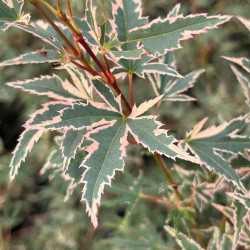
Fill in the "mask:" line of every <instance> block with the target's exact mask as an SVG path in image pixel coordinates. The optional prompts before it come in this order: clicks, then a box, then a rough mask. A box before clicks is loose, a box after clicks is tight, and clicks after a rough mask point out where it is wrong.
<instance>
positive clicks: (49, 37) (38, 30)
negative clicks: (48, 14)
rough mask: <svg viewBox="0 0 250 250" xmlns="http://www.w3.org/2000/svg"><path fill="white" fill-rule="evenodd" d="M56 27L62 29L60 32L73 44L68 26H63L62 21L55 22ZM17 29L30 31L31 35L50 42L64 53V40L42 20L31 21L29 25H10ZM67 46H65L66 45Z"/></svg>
mask: <svg viewBox="0 0 250 250" xmlns="http://www.w3.org/2000/svg"><path fill="white" fill-rule="evenodd" d="M55 23H56V25H57V26H58V28H59V29H60V30H61V31H62V33H63V34H64V35H65V36H66V37H67V39H68V40H69V41H70V42H71V43H72V44H74V40H73V38H72V33H71V31H70V29H69V28H67V27H66V26H64V25H63V24H62V23H59V22H55ZM12 26H13V27H16V28H18V29H21V30H24V31H25V32H28V33H31V34H32V35H34V36H36V37H39V38H41V39H42V40H43V41H44V42H46V43H48V44H50V45H51V46H53V47H54V48H56V49H57V50H60V51H61V52H63V53H65V51H64V47H63V45H64V46H66V45H65V43H64V40H63V39H62V38H61V37H60V36H59V35H58V33H57V32H56V31H55V30H54V29H53V28H52V26H51V25H50V24H48V23H45V22H44V21H42V20H38V21H36V22H33V23H31V24H30V25H24V24H21V23H14V24H13V25H12ZM66 47H67V46H66Z"/></svg>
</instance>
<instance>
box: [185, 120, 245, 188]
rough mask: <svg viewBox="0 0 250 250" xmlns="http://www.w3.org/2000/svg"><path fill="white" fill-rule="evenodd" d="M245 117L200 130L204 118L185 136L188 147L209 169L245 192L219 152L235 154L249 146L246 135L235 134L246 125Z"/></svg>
mask: <svg viewBox="0 0 250 250" xmlns="http://www.w3.org/2000/svg"><path fill="white" fill-rule="evenodd" d="M246 119H247V116H244V117H238V118H236V119H233V120H232V121H230V122H228V123H227V122H225V123H223V124H221V125H220V126H218V127H211V128H208V129H206V130H204V131H202V132H200V130H201V128H202V127H203V125H204V123H205V122H206V119H204V120H203V121H201V122H200V123H198V124H197V125H196V126H195V127H194V129H193V131H191V132H190V133H189V134H187V137H186V143H187V146H188V148H189V149H190V150H191V151H192V152H193V153H194V154H195V155H196V156H197V157H199V158H200V160H201V161H203V162H204V163H205V164H206V167H207V168H208V169H209V170H210V169H213V170H214V171H215V172H216V173H217V174H219V175H221V176H224V177H225V178H226V179H228V180H229V181H232V182H233V183H234V184H235V185H236V186H237V187H239V189H241V190H243V192H245V188H244V187H243V185H242V183H241V182H240V178H239V176H238V175H237V173H236V172H235V170H234V169H233V168H231V166H230V165H229V163H228V162H227V161H226V160H225V159H223V158H222V157H221V156H220V154H219V152H230V153H232V154H235V155H237V154H240V153H244V150H245V149H249V148H250V140H249V138H247V136H245V137H244V136H238V135H236V133H237V132H238V131H239V130H241V129H242V128H243V127H244V126H245V125H246Z"/></svg>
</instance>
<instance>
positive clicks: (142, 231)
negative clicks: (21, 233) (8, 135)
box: [0, 0, 250, 250]
mask: <svg viewBox="0 0 250 250" xmlns="http://www.w3.org/2000/svg"><path fill="white" fill-rule="evenodd" d="M29 2H30V3H32V4H33V6H34V7H35V8H36V10H38V11H39V12H40V14H41V15H42V16H43V17H44V18H45V19H46V21H42V20H36V21H33V22H30V20H29V19H30V15H29V14H25V13H24V12H23V3H24V1H16V0H11V1H6V0H1V2H0V29H1V30H2V31H6V30H7V29H8V28H10V27H12V28H17V29H19V30H22V31H25V32H26V33H29V34H32V35H34V36H35V37H38V38H40V40H41V42H42V43H45V45H46V48H45V47H43V48H42V49H40V50H37V51H36V52H28V53H27V52H26V53H25V52H24V54H22V55H19V56H17V55H14V56H13V57H14V58H13V59H9V57H8V56H5V54H4V57H3V58H4V61H3V62H2V63H1V64H0V67H2V68H4V67H5V66H14V67H17V65H22V66H18V67H23V68H24V69H25V68H26V67H28V65H29V64H34V67H36V64H39V67H41V69H42V67H44V66H42V65H45V64H46V63H54V65H55V66H56V69H57V70H56V72H53V74H51V75H48V74H47V72H46V73H44V72H43V73H41V74H39V75H40V76H39V77H36V78H31V77H32V76H26V75H24V77H20V76H19V75H17V78H18V79H14V78H13V77H8V75H7V76H6V77H5V76H4V77H3V79H4V81H5V82H7V85H8V86H11V87H14V88H17V89H21V90H23V91H25V92H28V93H31V94H35V95H38V96H39V99H37V102H34V101H32V103H33V104H32V105H33V106H32V105H31V106H30V103H31V101H30V100H32V99H28V98H29V97H23V98H24V100H25V98H27V99H26V100H27V104H28V105H27V106H29V107H30V108H29V109H30V110H31V113H32V115H30V118H29V119H28V120H27V121H26V123H25V124H24V127H25V129H24V131H23V132H22V133H19V134H20V136H19V140H18V143H17V145H16V147H15V150H14V152H13V157H12V159H11V160H10V159H9V158H5V154H6V151H5V147H6V145H5V143H6V141H4V143H3V146H1V145H0V152H2V153H1V155H0V160H1V158H2V157H4V159H7V160H6V161H7V162H10V179H11V181H12V180H13V179H14V178H15V179H16V180H17V181H15V182H12V183H13V184H11V186H10V185H8V184H7V182H6V179H7V171H6V170H5V169H4V164H3V163H2V162H1V163H0V171H1V176H3V177H1V178H2V179H3V183H4V184H3V190H4V191H3V194H5V193H8V192H11V189H12V188H13V187H12V186H15V185H17V188H18V185H19V182H23V183H25V184H26V185H29V186H30V187H31V188H32V187H33V186H35V185H36V184H35V183H34V176H39V175H38V172H39V173H40V177H39V178H45V179H46V180H51V181H52V182H51V183H53V184H48V183H46V184H45V185H44V186H41V187H39V191H38V192H37V194H36V195H35V198H33V199H38V201H37V202H38V206H39V202H42V203H43V202H44V201H46V200H49V204H50V205H49V206H48V205H47V206H46V207H47V208H46V209H48V211H47V210H46V212H45V213H46V216H45V218H46V219H47V220H48V221H47V222H48V225H49V226H48V227H46V226H44V225H43V222H41V220H40V221H39V220H38V221H35V220H34V221H32V224H34V225H36V227H38V228H40V229H39V230H40V232H39V233H38V235H37V232H36V231H34V232H30V233H29V236H32V237H29V236H28V237H27V238H25V240H24V242H25V243H27V242H28V244H30V245H31V248H36V249H42V248H41V245H42V243H43V241H44V240H45V241H46V244H45V245H43V247H46V248H48V249H50V248H51V249H68V248H70V249H74V248H78V246H84V247H85V248H86V249H87V248H89V249H92V248H93V249H106V248H107V249H110V248H112V249H121V248H122V249H168V248H169V247H170V248H171V247H172V248H175V246H176V244H177V245H179V247H181V248H182V249H204V248H207V249H211V250H212V249H232V248H235V247H237V246H243V247H249V244H250V243H249V237H248V236H249V204H250V203H249V167H248V165H247V164H249V149H250V140H249V131H248V130H247V124H248V123H249V113H248V112H249V111H248V110H247V108H248V107H247V106H249V77H248V75H246V74H249V60H248V59H247V58H246V57H244V55H240V56H239V57H231V55H229V56H228V55H226V56H224V58H225V59H227V60H229V61H231V62H233V63H236V64H237V65H238V66H240V67H241V69H240V70H245V72H244V74H243V73H242V72H241V71H240V70H238V69H237V68H236V67H235V66H231V68H232V70H233V73H234V74H235V75H236V77H237V79H238V81H239V83H240V84H239V85H238V86H240V85H241V88H242V89H243V90H244V95H245V98H246V103H247V105H245V104H244V103H243V101H242V99H243V98H241V97H240V96H243V95H242V93H241V92H240V91H239V89H240V88H238V89H237V96H235V100H236V101H235V100H234V99H233V101H232V103H230V105H231V106H228V107H227V112H224V110H226V108H223V109H221V106H220V103H223V101H224V100H223V98H224V96H226V92H225V91H223V89H222V90H219V91H218V92H219V93H218V94H216V93H214V94H213V95H211V96H212V98H214V100H215V102H213V101H212V102H211V104H210V101H208V100H209V97H208V95H207V92H206V91H203V90H204V89H203V87H202V86H201V84H200V83H201V80H203V81H204V78H206V81H204V82H212V81H211V79H210V78H209V74H210V73H211V72H210V70H211V68H206V69H200V68H201V66H202V67H203V66H204V63H202V60H207V59H206V58H208V57H209V53H210V51H208V52H203V53H204V54H202V56H200V57H199V56H197V58H196V60H197V61H199V60H200V61H199V63H198V64H199V65H198V67H196V68H198V69H199V70H195V68H192V63H193V62H194V61H195V60H194V59H195V56H193V55H192V54H193V53H191V51H188V56H184V57H183V55H181V53H185V52H186V51H187V50H186V48H188V50H190V48H189V47H186V48H185V42H181V41H182V40H188V39H191V38H193V35H196V34H201V33H206V32H208V31H209V33H210V30H212V29H215V28H217V27H218V26H219V25H221V24H223V23H226V22H228V21H229V20H231V19H232V16H231V15H228V13H226V14H225V15H218V13H219V11H216V8H217V7H218V6H217V5H216V8H215V11H214V12H215V13H212V14H211V15H208V14H195V15H194V14H191V15H190V14H189V15H184V14H182V13H180V8H181V6H180V4H177V5H176V6H175V7H174V8H173V9H172V10H170V11H169V13H168V15H167V16H166V17H159V18H155V19H154V20H152V19H151V18H148V17H146V16H144V15H143V8H142V7H143V3H144V4H145V2H146V1H144V2H143V1H141V0H126V1H125V0H114V1H110V0H107V1H103V0H101V1H94V0H87V1H86V3H85V4H84V5H85V7H84V8H85V9H83V12H82V13H84V16H82V14H81V17H80V18H77V17H73V16H71V7H72V6H73V9H74V6H75V3H73V1H72V6H71V7H70V4H69V1H68V2H67V3H68V4H67V5H66V6H65V5H63V4H62V6H61V3H60V1H57V3H56V4H54V3H52V4H51V3H49V1H43V0H29ZM155 4H156V5H157V4H158V3H157V1H156V3H155ZM145 5H146V4H145ZM207 6H210V7H211V6H212V4H211V3H209V1H202V3H201V4H200V6H199V7H200V8H206V7H207ZM78 7H79V6H78ZM145 7H146V6H145ZM192 8H193V9H198V7H197V5H196V3H195V1H193V2H192ZM65 9H67V12H64V10H65ZM146 10H147V7H146ZM201 10H202V9H201ZM184 11H185V8H184ZM200 12H203V11H200ZM66 13H67V14H66ZM98 13H99V14H98ZM100 13H101V14H100ZM52 16H53V18H52ZM54 17H55V18H57V21H55V20H54ZM151 20H152V21H151ZM239 21H240V22H239ZM237 22H238V24H239V23H242V24H243V25H244V26H245V27H246V28H247V30H249V20H247V19H245V18H243V17H240V16H238V20H237ZM230 23H231V22H230ZM244 26H243V27H244ZM221 30H222V31H223V28H222V29H221ZM8 32H9V30H8ZM10 32H11V29H10ZM221 33H222V35H221V36H220V35H219V36H218V37H217V36H216V37H215V36H214V35H213V32H211V37H209V34H208V35H206V36H204V37H205V38H200V37H198V38H196V39H201V40H200V41H202V39H204V40H205V39H210V42H211V41H212V42H211V43H217V44H216V46H217V47H216V46H215V47H216V48H220V46H221V45H220V43H221V41H222V40H223V43H224V44H225V46H227V42H226V39H224V38H225V37H224V38H223V39H222V36H223V34H224V33H223V32H221ZM225 33H226V32H225ZM6 34H7V35H8V33H6ZM227 38H228V37H227ZM220 39H221V40H220ZM193 43H195V42H192V41H191V42H190V43H187V42H186V44H187V45H186V46H189V45H190V44H193ZM181 45H182V46H184V48H183V50H180V51H183V52H180V54H179V56H178V53H175V50H178V51H179V49H180V48H182V47H181ZM39 46H40V45H39ZM47 46H48V48H47ZM192 46H193V45H192ZM199 46H200V45H199ZM199 46H193V49H192V51H194V52H195V50H197V48H198V47H199ZM208 48H209V46H208ZM232 48H233V47H232ZM33 51H34V49H33ZM200 51H202V49H201V48H200ZM218 51H219V49H218ZM1 53H2V52H1ZM176 55H177V59H176V58H175V57H176ZM180 55H181V56H180ZM221 55H222V54H220V56H221ZM178 57H182V60H180V61H181V63H180V65H181V67H178V62H179V60H178ZM183 58H184V60H183ZM190 61H191V63H188V62H190ZM183 62H184V64H186V65H184V66H185V67H182V66H183ZM210 67H213V68H215V67H214V66H210ZM2 68H0V70H2ZM179 69H180V70H179ZM20 71H21V70H19V72H20ZM185 71H187V72H190V73H186V72H185ZM3 72H8V69H5V68H4V71H3ZM179 72H180V73H179ZM224 72H226V71H224ZM202 73H204V74H203V75H205V76H200V75H201V74H202ZM3 75H4V74H3ZM222 75H223V74H222ZM27 77H28V78H29V80H23V78H25V79H27ZM216 77H217V79H220V81H221V82H222V80H223V81H226V79H227V77H228V76H227V73H224V75H223V77H225V79H224V78H222V77H221V76H220V73H219V69H218V72H217V73H216ZM141 78H143V79H141ZM196 82H197V84H196V85H195V87H194V84H195V83H196ZM198 82H199V85H198ZM150 85H151V86H152V88H151V89H150V88H149V87H150ZM221 86H222V87H223V86H224V84H221ZM2 88H3V87H2V86H0V90H1V89H2ZM235 88H236V87H235ZM187 91H188V93H185V92H187ZM196 91H197V92H196ZM235 92H236V91H235ZM13 93H14V95H13V96H12V97H8V96H7V97H6V99H5V101H6V100H7V101H8V100H14V98H16V96H15V92H13ZM222 93H223V95H221V94H222ZM127 96H128V97H129V101H128V99H127ZM193 96H194V97H193ZM238 96H239V97H238ZM11 98H13V99H11ZM31 98H32V97H31ZM48 98H52V99H55V100H53V101H50V100H49V99H48ZM237 98H239V100H238V99H237ZM196 100H198V104H197V105H194V104H193V103H192V102H191V101H196ZM176 101H182V102H184V101H189V103H188V104H187V105H185V106H184V105H183V106H178V105H181V104H178V103H177V104H176V103H174V104H173V103H172V102H176ZM44 102H45V104H42V108H40V109H38V110H36V111H34V110H35V109H36V107H34V106H35V105H36V104H34V103H38V104H39V105H40V104H41V103H44ZM24 103H25V101H24ZM138 103H140V104H139V105H138ZM228 103H229V102H228ZM239 103H243V104H239ZM163 105H164V106H165V107H167V108H164V106H163ZM210 105H213V108H214V110H218V111H217V112H218V116H216V114H214V115H213V116H212V118H211V119H210V122H211V123H213V122H214V123H215V120H216V123H217V124H216V125H213V126H211V127H209V128H207V129H205V130H203V131H201V130H202V128H203V126H204V124H205V121H207V119H208V118H205V119H203V120H202V121H201V122H199V123H197V124H195V123H196V122H197V121H198V120H199V119H200V118H201V117H200V114H203V113H206V112H207V111H208V110H209V109H210V108H211V107H210ZM225 105H227V104H225ZM237 105H238V106H240V109H238V106H237ZM155 106H156V107H155ZM180 107H181V108H180ZM230 107H234V108H235V107H236V109H235V110H236V111H232V113H230V112H231V110H230ZM153 108H155V110H153ZM30 110H27V111H25V112H26V113H25V115H24V116H27V115H26V114H27V113H28V112H29V111H30ZM180 110H181V111H180ZM201 110H202V111H201ZM197 111H199V112H197ZM157 113H159V114H160V115H159V116H157ZM229 113H230V114H231V115H230V117H228V114H229ZM205 115H206V116H207V114H205ZM176 117H179V119H176ZM233 117H238V118H233ZM171 119H173V120H172V121H171ZM176 120H177V121H178V122H176ZM225 120H229V121H228V122H226V121H225ZM160 121H161V122H160ZM172 124H174V125H172ZM169 129H171V130H173V131H174V132H175V133H171V132H170V131H169ZM10 130H11V128H10ZM188 130H190V131H191V132H189V133H186V136H185V139H184V140H181V139H180V138H181V137H183V136H184V134H185V132H186V131H188ZM0 131H1V130H0ZM48 132H50V133H48ZM179 132H180V133H179ZM0 135H1V134H0ZM0 139H1V138H0ZM38 140H39V141H38ZM0 142H1V140H0ZM35 143H37V144H38V145H37V146H36V147H34V149H33V150H32V148H33V146H34V144H35ZM31 150H32V151H31ZM28 153H30V156H29V157H28V158H27V160H26V157H27V155H28ZM141 154H144V158H145V159H146V161H144V162H143V160H142V157H141ZM46 158H47V160H46V161H45V159H46ZM151 158H154V159H155V161H156V163H157V166H158V167H160V169H161V170H162V171H163V174H162V175H161V174H159V173H158V168H157V167H156V166H154V165H153V163H151ZM149 159H150V160H149ZM25 160H26V161H25ZM173 160H175V161H177V162H176V163H173ZM3 162H5V161H3ZM147 164H148V166H143V165H147ZM21 165H22V168H20V166H21ZM136 165H137V166H136ZM32 166H35V167H34V168H33V167H32ZM169 166H172V168H171V167H169ZM19 168H20V170H19ZM138 168H140V171H139V175H138V174H136V173H137V172H138ZM29 171H30V173H29ZM33 171H34V172H33ZM159 171H160V170H159ZM210 171H212V172H211V173H210ZM119 172H123V173H124V178H123V177H122V174H119ZM142 173H143V174H142ZM17 174H18V175H17ZM29 176H31V178H30V177H29ZM41 176H43V177H41ZM134 176H139V177H137V178H136V177H134ZM115 177H116V182H115V183H112V182H113V179H114V178H115ZM117 179H118V180H117ZM119 179H120V180H119ZM26 180H27V181H26ZM166 183H167V184H166ZM0 184H1V183H0ZM107 184H108V185H107ZM53 185H55V186H54V187H53ZM106 186H110V187H108V188H106ZM24 190H25V189H24ZM104 190H105V194H104V195H103V193H104ZM73 191H74V192H73ZM225 192H227V193H226V195H225ZM54 193H56V195H55V196H54ZM17 194H18V193H17V192H16V191H15V190H14V191H13V194H12V195H13V196H15V195H17ZM63 196H64V200H65V201H68V203H67V204H69V205H66V204H64V205H62V206H61V205H58V204H56V200H57V198H58V199H59V204H60V203H61V204H63V203H62V200H63ZM3 197H4V198H3V201H4V200H5V199H6V197H5V195H4V196H3ZM0 198H1V197H0ZM102 198H104V202H101V200H102ZM8 199H12V198H11V196H10V198H8ZM79 200H81V201H82V202H83V203H84V205H83V206H84V207H85V208H86V212H87V214H88V216H89V217H90V218H91V222H92V224H93V226H94V228H97V225H98V218H99V219H100V221H101V223H100V224H101V226H100V227H98V230H95V231H94V230H93V228H92V226H90V227H87V226H86V225H87V224H88V220H87V219H86V217H84V218H83V216H84V213H82V207H80V206H81V205H80V204H81V203H79ZM31 201H32V199H31ZM57 202H58V201H57ZM15 204H16V205H15V206H14V207H16V208H13V207H12V206H11V205H10V203H6V204H4V205H3V207H2V215H1V216H2V217H3V218H7V219H6V222H5V221H4V222H3V226H2V227H3V230H0V247H1V248H3V249H4V248H5V243H3V240H2V239H6V236H5V234H6V232H7V231H8V230H9V229H11V230H14V229H15V227H18V226H20V225H22V224H24V225H25V223H27V222H26V221H25V220H24V219H23V218H22V216H23V215H24V214H25V213H26V214H27V213H28V212H27V211H26V210H25V209H27V210H29V209H30V207H32V202H30V203H28V204H24V203H23V202H20V203H18V202H16V203H15ZM75 204H77V205H75ZM101 204H102V205H104V206H101V208H99V206H100V205H101ZM222 204H223V205H222ZM0 206H2V203H0ZM68 206H71V207H74V208H68ZM116 209H118V210H119V209H120V210H121V211H123V213H124V214H123V215H122V216H121V217H119V216H115V214H116ZM152 209H154V210H155V211H153V212H152ZM50 210H51V211H59V212H58V213H56V214H55V215H54V216H53V214H52V213H50ZM67 212H68V214H67ZM221 213H222V214H223V217H221V218H220V216H221ZM117 214H119V213H118V212H117ZM97 215H98V218H97ZM80 218H82V219H80ZM207 218H209V219H207ZM85 220H86V221H85ZM219 220H221V221H219ZM227 220H230V223H231V224H229V223H228V222H227ZM8 221H9V222H8ZM200 222H202V226H200V227H199V223H200ZM164 224H165V226H164ZM58 225H60V226H58ZM72 225H75V227H72ZM60 227H61V229H60ZM13 228H14V229H13ZM99 228H100V229H99ZM200 228H208V229H207V230H205V229H204V230H201V229H200ZM0 229H1V225H0ZM99 230H100V231H99ZM164 230H165V231H166V232H167V238H166V237H164V235H165V233H164ZM2 231H3V233H2ZM65 232H66V233H65ZM80 233H81V235H85V236H84V237H83V238H82V237H78V236H77V235H80ZM186 233H187V234H188V235H186ZM36 235H37V236H38V237H35V236H36ZM207 235H209V237H208V236H207ZM68 236H69V238H70V240H68ZM170 236H171V237H170ZM32 238H34V239H35V238H36V239H37V240H36V241H34V242H32V240H31V239H32ZM94 238H96V239H98V240H97V241H94V240H93V239H94ZM105 238H106V239H105ZM173 238H174V240H173ZM25 243H24V244H25ZM11 244H12V243H11ZM15 244H16V243H13V247H14V248H15V247H16V245H15Z"/></svg>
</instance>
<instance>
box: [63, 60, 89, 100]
mask: <svg viewBox="0 0 250 250" xmlns="http://www.w3.org/2000/svg"><path fill="white" fill-rule="evenodd" d="M58 69H62V70H66V71H67V72H68V73H69V75H70V77H71V82H72V83H73V84H72V85H74V86H75V88H76V89H77V90H76V91H77V92H79V93H78V95H79V94H80V96H81V97H82V98H83V99H86V100H93V93H92V92H93V86H92V85H91V84H90V81H89V79H91V76H90V75H89V74H88V73H86V72H84V71H81V70H79V68H77V67H74V66H72V65H64V66H62V67H60V68H58ZM73 90H74V88H71V87H69V88H67V91H69V92H71V93H72V92H73ZM73 93H74V92H73Z"/></svg>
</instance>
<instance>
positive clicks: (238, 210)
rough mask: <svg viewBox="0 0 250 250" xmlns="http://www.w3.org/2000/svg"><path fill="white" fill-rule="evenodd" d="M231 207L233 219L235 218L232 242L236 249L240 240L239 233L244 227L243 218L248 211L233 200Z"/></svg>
mask: <svg viewBox="0 0 250 250" xmlns="http://www.w3.org/2000/svg"><path fill="white" fill-rule="evenodd" d="M233 206H234V208H235V211H234V214H235V216H234V218H235V224H234V231H235V232H234V241H233V246H234V247H236V245H237V243H238V241H239V240H240V235H241V231H242V229H243V226H244V217H245V216H246V215H247V212H248V210H247V209H246V208H245V206H244V205H243V204H241V203H240V202H239V201H237V200H234V202H233Z"/></svg>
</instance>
